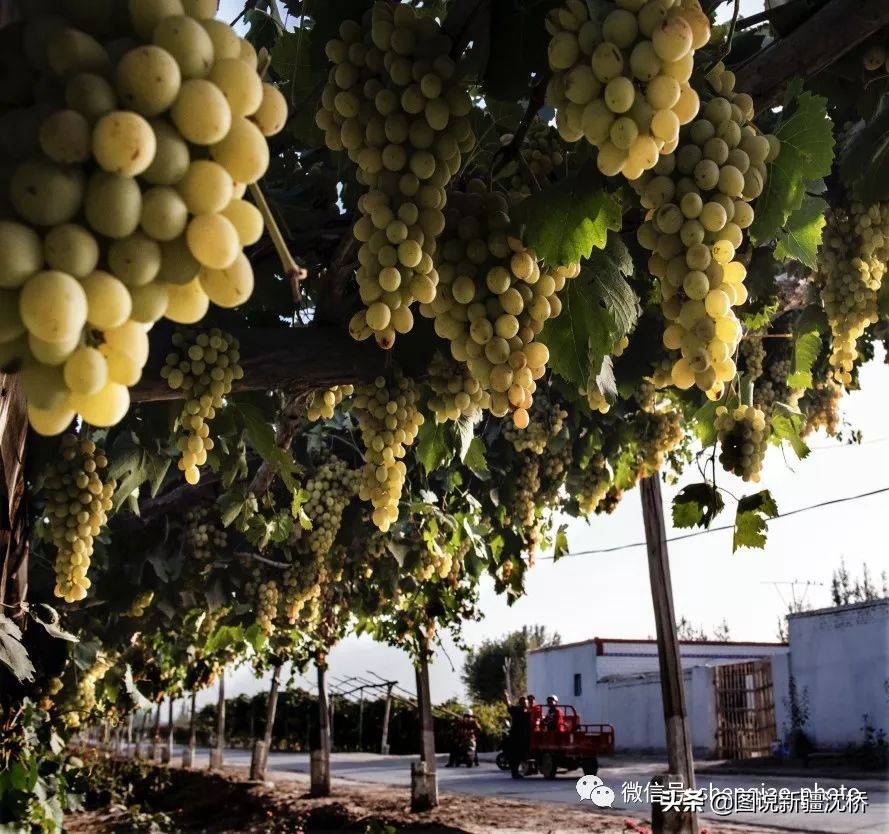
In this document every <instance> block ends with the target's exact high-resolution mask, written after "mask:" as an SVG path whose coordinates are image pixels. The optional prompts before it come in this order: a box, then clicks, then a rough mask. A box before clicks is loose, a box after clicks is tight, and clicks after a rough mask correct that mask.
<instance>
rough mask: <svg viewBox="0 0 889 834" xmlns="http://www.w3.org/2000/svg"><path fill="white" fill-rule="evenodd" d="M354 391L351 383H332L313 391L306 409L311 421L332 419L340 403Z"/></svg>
mask: <svg viewBox="0 0 889 834" xmlns="http://www.w3.org/2000/svg"><path fill="white" fill-rule="evenodd" d="M354 392H355V389H354V387H353V386H351V385H332V386H331V387H330V388H323V389H319V390H317V391H313V392H312V394H311V397H310V398H309V405H308V408H307V409H306V416H307V417H308V419H309V422H311V423H315V422H317V421H318V420H330V419H331V418H332V417H333V413H334V411H336V409H337V407H338V406H339V405H340V403H342V401H343V400H344V399H348V398H349V397H351V396H352V394H353V393H354Z"/></svg>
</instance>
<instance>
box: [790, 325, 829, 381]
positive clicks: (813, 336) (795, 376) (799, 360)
mask: <svg viewBox="0 0 889 834" xmlns="http://www.w3.org/2000/svg"><path fill="white" fill-rule="evenodd" d="M820 353H821V334H820V333H818V332H817V331H816V330H809V331H808V332H806V333H801V334H800V335H798V336H797V337H796V340H795V341H794V343H793V369H792V370H791V372H790V374H789V375H788V377H787V385H788V386H789V387H790V388H811V387H812V366H813V365H814V364H815V362H816V361H817V359H818V356H819V354H820Z"/></svg>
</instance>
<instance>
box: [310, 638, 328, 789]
mask: <svg viewBox="0 0 889 834" xmlns="http://www.w3.org/2000/svg"><path fill="white" fill-rule="evenodd" d="M315 666H316V668H317V670H318V747H317V748H316V749H314V750H312V751H311V752H310V754H309V756H310V779H311V783H310V788H309V791H310V793H311V795H312V796H330V707H329V705H328V702H327V658H326V657H325V656H324V655H322V654H319V655H318V657H317V658H316V659H315Z"/></svg>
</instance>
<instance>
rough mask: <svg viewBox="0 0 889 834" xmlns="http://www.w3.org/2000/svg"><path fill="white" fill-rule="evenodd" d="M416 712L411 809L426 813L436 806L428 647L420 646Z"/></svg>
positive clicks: (433, 734) (436, 782)
mask: <svg viewBox="0 0 889 834" xmlns="http://www.w3.org/2000/svg"><path fill="white" fill-rule="evenodd" d="M417 709H418V712H419V715H420V761H419V762H414V763H413V764H412V765H411V810H412V811H426V810H428V809H429V808H435V807H436V806H437V805H438V773H437V771H436V763H435V730H434V724H433V719H432V692H431V689H430V686H429V651H428V644H424V645H423V648H422V651H421V652H420V666H419V668H418V669H417Z"/></svg>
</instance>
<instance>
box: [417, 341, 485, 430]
mask: <svg viewBox="0 0 889 834" xmlns="http://www.w3.org/2000/svg"><path fill="white" fill-rule="evenodd" d="M426 381H427V383H428V385H429V387H430V388H431V389H432V396H431V397H430V398H429V403H428V405H429V410H430V411H432V414H433V416H434V417H435V422H436V423H445V422H447V421H448V420H452V421H456V420H459V419H460V418H461V417H466V418H468V419H470V420H472V419H475V417H476V416H477V415H478V414H480V413H481V412H482V411H484V410H487V409H488V408H490V406H491V395H490V393H489V392H488V391H485V390H484V389H483V388H482V386H481V383H479V381H478V380H477V379H476V378H475V377H473V376H472V374H470V373H469V370H468V369H467V368H466V366H465V365H463V364H462V363H459V362H456V361H454V360H452V359H448V358H446V357H445V356H443V355H442V354H441V353H439V352H438V351H436V353H435V355H434V356H433V357H432V361H431V362H430V363H429V378H428V379H427V380H426Z"/></svg>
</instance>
